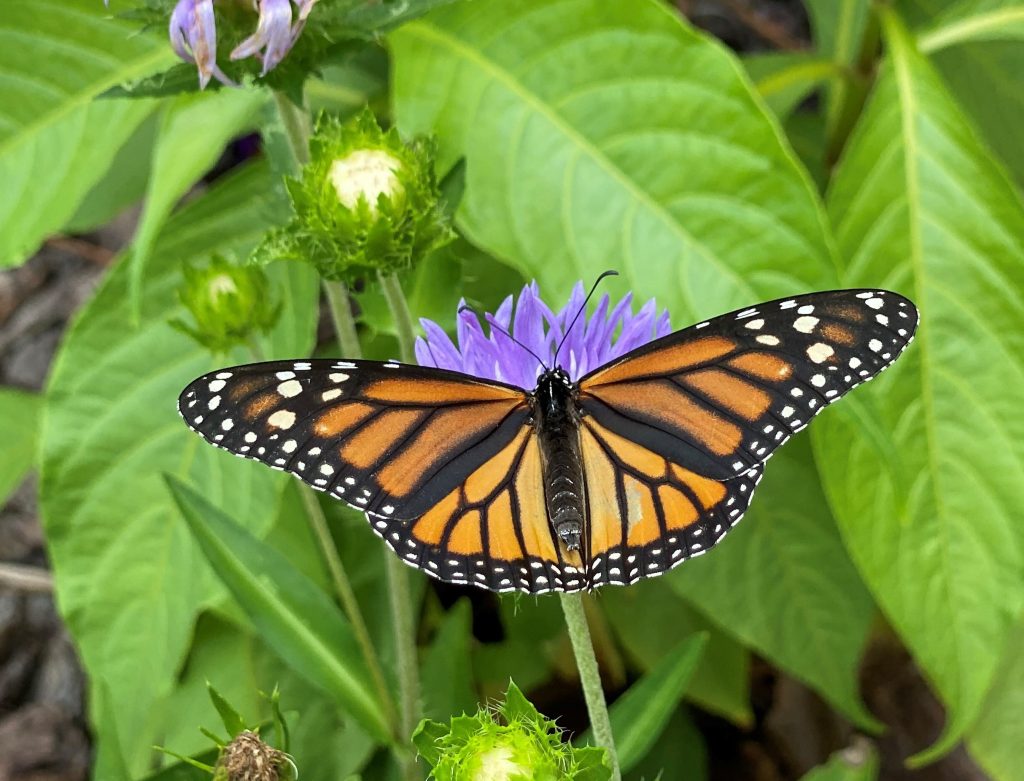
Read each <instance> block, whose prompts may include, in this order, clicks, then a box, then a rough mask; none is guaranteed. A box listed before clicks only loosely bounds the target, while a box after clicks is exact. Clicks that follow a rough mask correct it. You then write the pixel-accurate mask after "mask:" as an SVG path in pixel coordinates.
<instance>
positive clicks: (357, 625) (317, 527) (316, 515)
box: [249, 337, 395, 724]
mask: <svg viewBox="0 0 1024 781" xmlns="http://www.w3.org/2000/svg"><path fill="white" fill-rule="evenodd" d="M357 344H358V342H357ZM249 350H250V352H251V353H252V356H253V359H255V360H256V361H257V362H259V361H263V360H265V356H264V354H263V348H262V347H261V346H260V343H259V342H258V341H257V340H256V338H255V337H253V338H251V339H250V340H249ZM299 495H300V496H301V497H302V505H303V507H305V509H306V518H307V519H308V520H309V525H310V527H311V528H312V529H313V535H314V536H315V537H316V541H317V544H318V545H319V546H320V552H321V553H322V554H323V557H324V563H326V564H327V571H328V572H329V573H330V576H331V581H332V583H333V584H334V592H335V594H337V596H338V599H339V601H340V602H341V607H342V610H344V611H345V615H346V616H348V620H349V621H351V622H352V629H353V631H354V632H355V635H356V642H358V643H359V650H360V651H361V652H362V654H363V659H364V660H365V661H366V666H367V667H368V668H369V670H370V675H371V676H372V677H373V683H374V686H375V687H376V688H377V695H378V696H379V697H380V698H381V702H382V703H383V704H384V709H385V711H386V712H387V718H388V723H389V724H395V702H394V699H393V698H392V697H391V693H390V692H389V691H388V687H387V684H386V683H385V682H384V672H383V671H382V670H381V668H380V661H379V660H378V656H377V652H376V651H375V650H374V647H373V642H372V641H371V640H370V632H369V630H367V628H366V621H365V619H364V618H363V612H362V610H360V609H359V602H358V601H357V600H356V595H355V592H354V591H353V590H352V583H351V581H350V580H349V579H348V574H347V573H346V572H345V565H344V564H343V563H342V561H341V557H340V556H339V555H338V549H337V546H335V544H334V538H333V537H331V531H330V529H329V528H328V526H327V518H326V517H325V516H324V511H323V508H321V507H320V502H319V501H318V500H317V498H316V494H315V493H314V492H313V489H312V488H310V487H309V486H308V485H306V484H305V483H299Z"/></svg>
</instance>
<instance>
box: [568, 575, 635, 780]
mask: <svg viewBox="0 0 1024 781" xmlns="http://www.w3.org/2000/svg"><path fill="white" fill-rule="evenodd" d="M558 596H559V599H561V601H562V613H564V614H565V626H566V628H568V630H569V640H570V641H572V652H573V654H574V655H575V657H576V668H577V669H578V670H579V671H580V685H581V686H582V687H583V697H584V699H586V701H587V713H588V715H589V716H590V728H591V729H592V730H593V731H594V739H595V740H596V741H597V745H599V746H601V747H602V748H603V749H605V750H606V751H607V752H608V761H609V763H610V764H611V766H612V781H621V779H622V773H621V771H620V770H619V758H618V755H617V754H616V753H615V740H614V738H613V737H612V724H611V720H610V719H609V718H608V705H607V704H606V703H605V701H604V689H602V688H601V675H600V673H599V672H598V669H597V657H595V656H594V646H593V643H592V642H591V640H590V629H589V628H588V626H587V615H586V612H585V611H584V609H583V597H582V596H581V595H580V594H559V595H558Z"/></svg>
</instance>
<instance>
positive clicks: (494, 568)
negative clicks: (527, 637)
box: [370, 428, 587, 594]
mask: <svg viewBox="0 0 1024 781" xmlns="http://www.w3.org/2000/svg"><path fill="white" fill-rule="evenodd" d="M370 520H371V523H372V524H373V528H374V531H376V532H377V534H378V535H380V536H381V537H382V538H383V539H384V541H385V542H387V543H388V545H390V546H391V547H392V548H393V549H394V550H395V552H396V553H397V554H398V555H399V556H401V557H402V558H403V559H405V560H406V562H407V563H409V564H412V565H413V566H415V567H418V568H419V569H422V570H424V571H425V572H427V573H428V574H429V575H432V576H434V577H436V578H438V579H440V580H444V581H447V582H449V583H460V584H461V583H472V584H473V585H476V586H480V587H483V588H487V589H490V590H491V591H525V592H528V593H531V594H542V593H544V592H547V591H578V590H580V589H583V588H585V587H586V585H587V584H586V581H585V579H584V575H583V569H582V562H581V561H580V560H579V559H578V558H576V559H575V561H571V562H568V561H565V560H564V558H563V552H562V551H561V549H560V547H559V545H558V543H557V541H556V540H555V537H554V534H553V529H552V526H551V524H550V523H549V522H548V516H547V510H546V508H545V504H544V483H543V470H542V467H541V454H540V447H539V443H538V440H537V437H536V435H535V434H534V432H533V430H532V428H522V429H520V430H519V432H518V433H517V434H516V435H515V436H514V437H513V439H512V440H511V441H510V442H508V444H506V445H505V446H504V448H502V449H501V450H500V451H499V452H498V453H496V454H495V455H494V456H492V457H491V458H490V459H489V460H488V461H486V462H485V463H483V464H482V465H480V466H479V467H478V468H477V469H476V470H474V471H473V472H472V474H470V475H469V477H468V478H467V479H466V480H465V481H464V482H463V483H462V484H460V485H458V486H456V487H455V488H454V489H452V490H451V491H450V492H449V494H448V495H447V496H445V497H444V498H443V499H442V500H441V501H440V502H438V503H437V504H436V505H435V506H434V507H432V508H431V509H429V510H428V511H427V512H426V513H425V514H424V515H423V516H422V517H420V518H419V519H417V520H415V521H413V522H409V523H402V522H398V521H395V520H393V519H391V518H371V519H370Z"/></svg>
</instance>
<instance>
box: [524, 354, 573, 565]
mask: <svg viewBox="0 0 1024 781" xmlns="http://www.w3.org/2000/svg"><path fill="white" fill-rule="evenodd" d="M577 395H578V389H577V388H576V386H575V385H574V384H573V383H572V382H571V381H570V380H569V375H568V374H567V373H566V372H565V370H564V369H561V368H555V369H551V370H548V371H545V372H544V373H543V374H542V375H541V376H540V378H539V379H538V380H537V388H536V390H534V392H533V394H532V401H533V407H534V414H533V425H534V428H535V430H536V432H537V439H538V442H539V444H540V452H541V461H542V463H543V465H544V495H545V499H546V506H547V512H548V519H549V520H550V522H551V525H552V527H553V529H554V531H555V534H556V535H557V537H558V539H559V540H560V541H561V542H562V544H564V545H565V547H566V549H567V551H578V550H579V549H580V541H581V539H582V535H583V532H584V528H585V525H586V512H587V505H586V499H587V497H586V482H585V477H584V474H583V457H582V455H581V453H580V431H579V426H580V410H579V408H578V406H577Z"/></svg>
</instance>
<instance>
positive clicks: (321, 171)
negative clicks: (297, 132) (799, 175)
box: [256, 109, 454, 281]
mask: <svg viewBox="0 0 1024 781" xmlns="http://www.w3.org/2000/svg"><path fill="white" fill-rule="evenodd" d="M286 184H287V189H288V194H289V196H290V198H291V203H292V211H293V215H294V216H293V218H292V220H291V221H290V222H289V223H288V224H287V225H286V226H284V227H283V228H279V229H277V230H274V231H272V232H271V233H269V234H268V235H267V237H266V238H265V239H264V242H263V244H262V245H261V246H260V248H259V249H258V250H257V252H256V259H257V260H258V261H260V262H270V261H273V260H279V259H282V258H286V259H293V260H305V261H308V262H310V263H312V264H313V265H315V266H316V267H317V269H318V270H319V272H320V274H321V276H323V277H324V278H326V279H332V280H343V281H353V280H354V279H355V278H358V277H361V276H366V275H368V274H371V273H376V272H381V273H384V274H391V273H394V272H396V271H400V270H402V269H406V268H408V267H409V266H411V265H413V264H414V263H416V262H418V261H419V260H421V259H422V258H423V257H425V256H426V254H427V253H428V252H430V251H431V250H433V249H435V248H437V247H440V246H442V245H444V244H447V243H448V242H449V241H451V240H452V238H453V237H454V234H453V233H452V230H451V227H450V225H449V221H448V217H447V215H446V214H445V211H444V208H443V202H442V200H441V192H440V190H439V188H438V184H437V178H436V176H435V174H434V145H433V143H432V142H431V141H429V140H426V139H420V140H417V141H414V142H411V143H405V142H403V141H402V139H401V138H400V137H399V135H398V131H397V130H396V129H395V128H392V129H391V130H389V131H387V132H385V131H383V130H381V128H380V126H379V125H378V124H377V120H376V119H375V118H374V116H373V114H372V113H371V112H370V111H369V110H368V109H367V110H364V111H363V112H362V113H360V114H358V115H357V116H356V117H354V118H353V119H351V120H350V121H348V122H346V123H342V122H340V121H338V120H337V119H336V118H334V117H332V116H329V115H326V114H325V115H321V116H320V118H319V119H318V120H317V123H316V129H315V131H314V135H313V138H312V141H311V142H310V161H309V163H308V164H307V165H306V166H305V167H304V168H303V169H302V174H301V176H300V178H298V179H288V180H287V182H286Z"/></svg>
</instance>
